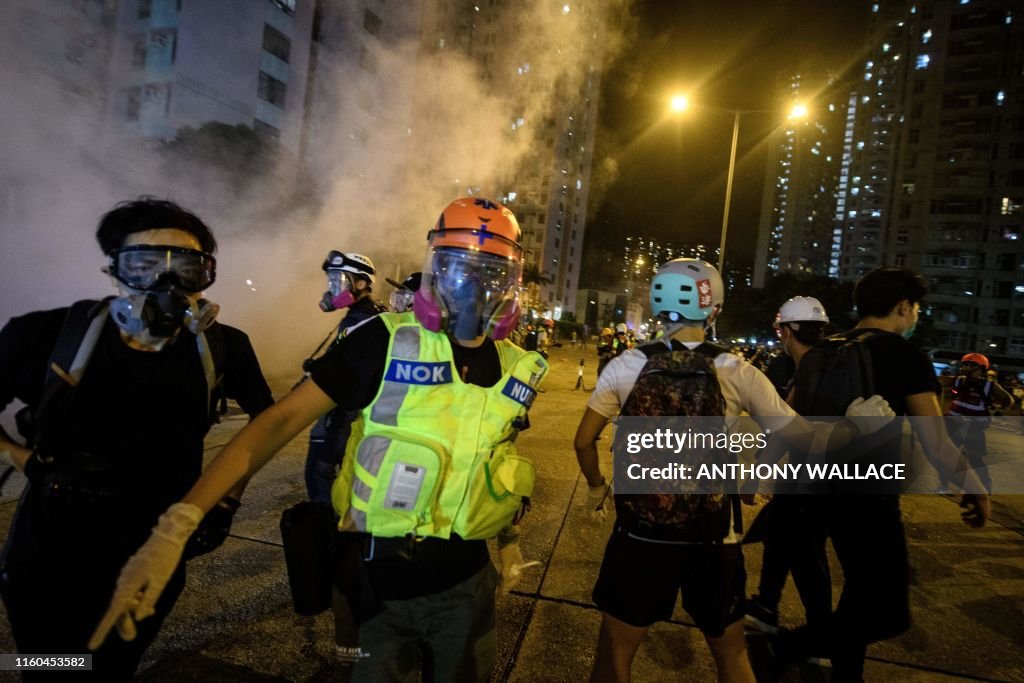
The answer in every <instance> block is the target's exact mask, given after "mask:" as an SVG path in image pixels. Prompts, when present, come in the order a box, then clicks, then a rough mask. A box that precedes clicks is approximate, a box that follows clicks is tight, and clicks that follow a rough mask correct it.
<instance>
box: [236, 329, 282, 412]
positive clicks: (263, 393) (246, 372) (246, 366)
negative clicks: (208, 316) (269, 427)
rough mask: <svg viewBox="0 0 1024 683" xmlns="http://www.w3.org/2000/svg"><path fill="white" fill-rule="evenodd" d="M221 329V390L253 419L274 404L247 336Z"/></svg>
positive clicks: (239, 332)
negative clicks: (223, 353)
mask: <svg viewBox="0 0 1024 683" xmlns="http://www.w3.org/2000/svg"><path fill="white" fill-rule="evenodd" d="M223 328H224V338H225V341H226V342H227V357H226V358H225V363H226V368H225V372H224V390H225V392H226V393H227V396H228V398H231V399H234V400H235V401H237V402H238V405H240V406H241V407H242V410H244V411H245V412H246V413H248V414H249V417H256V416H257V415H259V414H260V413H262V412H263V411H264V410H266V409H267V408H269V407H270V406H272V405H273V404H274V397H273V396H272V395H271V393H270V386H269V385H267V380H266V378H264V377H263V370H262V369H261V368H260V362H259V360H258V359H257V358H256V352H255V351H254V350H253V348H252V342H251V341H250V340H249V335H247V334H246V333H245V332H242V331H241V330H239V329H237V328H234V327H230V326H228V325H224V326H223Z"/></svg>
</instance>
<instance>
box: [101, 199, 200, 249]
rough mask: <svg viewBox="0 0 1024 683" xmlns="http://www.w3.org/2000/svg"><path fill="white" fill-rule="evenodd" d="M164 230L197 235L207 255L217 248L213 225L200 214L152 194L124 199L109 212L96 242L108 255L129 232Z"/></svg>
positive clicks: (120, 243)
mask: <svg viewBox="0 0 1024 683" xmlns="http://www.w3.org/2000/svg"><path fill="white" fill-rule="evenodd" d="M163 229H174V230H182V231H184V232H187V233H189V234H191V235H193V236H195V238H196V239H197V240H199V245H200V246H201V247H202V250H203V251H205V252H206V253H207V254H212V253H213V252H215V251H216V250H217V240H215V239H214V238H213V232H211V231H210V226H208V225H207V224H206V223H204V222H203V221H202V219H200V218H199V216H197V215H195V214H194V213H192V212H190V211H186V210H185V209H183V208H181V207H180V206H178V205H177V204H175V203H174V202H172V201H168V200H166V199H157V198H156V197H149V196H142V197H139V198H138V199H136V200H133V201H124V202H121V203H119V204H118V205H117V206H115V207H114V208H113V209H111V210H110V211H109V212H107V213H106V214H105V215H104V216H103V218H101V219H100V223H99V225H98V226H97V227H96V241H97V242H99V243H100V249H102V250H103V253H104V254H108V255H109V254H111V253H112V252H114V251H116V250H117V249H120V248H121V246H123V245H124V240H125V238H126V237H128V235H131V234H133V233H136V232H145V231H147V230H163Z"/></svg>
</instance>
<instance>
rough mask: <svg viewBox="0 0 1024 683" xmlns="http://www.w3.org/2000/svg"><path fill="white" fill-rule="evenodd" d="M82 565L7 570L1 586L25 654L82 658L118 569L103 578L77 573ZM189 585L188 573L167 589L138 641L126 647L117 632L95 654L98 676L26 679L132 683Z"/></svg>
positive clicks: (29, 678) (33, 676) (44, 674)
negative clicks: (165, 620)
mask: <svg viewBox="0 0 1024 683" xmlns="http://www.w3.org/2000/svg"><path fill="white" fill-rule="evenodd" d="M76 564H77V563H76V562H74V561H71V560H70V558H69V561H68V562H67V563H66V564H65V565H64V566H62V567H11V566H8V567H6V568H5V571H4V573H3V576H2V583H0V593H2V596H3V601H4V606H5V607H6V608H7V619H8V621H9V622H10V624H11V632H12V634H13V635H14V642H15V643H16V645H17V648H18V653H19V654H23V655H82V654H89V650H88V649H87V648H86V643H87V642H88V640H89V638H90V636H92V633H93V631H94V630H95V629H96V625H97V624H98V623H99V620H100V618H101V617H102V616H103V614H104V613H105V612H106V610H107V606H108V605H109V603H110V598H111V596H112V595H113V592H114V584H115V581H116V577H117V574H118V570H112V571H111V572H110V573H109V574H106V575H103V576H96V575H92V576H82V575H79V574H76ZM184 586H185V571H184V568H182V569H181V570H179V571H178V572H177V573H176V574H175V575H174V576H173V577H172V578H171V580H170V582H169V583H168V584H167V588H166V589H165V590H164V593H163V595H162V596H161V597H160V600H159V601H158V602H157V604H156V614H154V615H153V616H151V617H149V618H148V619H143V620H142V621H140V622H139V623H138V635H137V636H136V637H135V640H133V641H130V642H126V641H124V640H122V639H121V637H120V636H119V635H118V633H117V631H116V629H115V630H113V631H111V632H110V635H108V636H107V640H106V642H105V643H104V644H103V646H102V647H100V649H99V650H97V651H96V652H93V653H92V655H93V657H92V671H75V672H69V671H58V672H48V671H23V672H22V680H24V681H26V683H34V682H36V681H53V680H59V681H67V680H69V679H73V680H74V681H75V682H76V683H78V682H79V681H81V682H83V683H84V682H91V681H95V682H96V683H100V682H102V683H117V682H119V681H130V680H132V676H133V675H134V673H135V670H136V668H138V666H139V662H140V661H141V659H142V655H143V654H144V653H145V651H146V648H148V647H149V646H150V644H152V642H153V641H154V640H155V639H156V636H157V632H158V631H159V630H160V626H161V625H162V624H163V622H164V619H165V618H166V617H167V615H168V614H169V613H170V611H171V609H172V608H173V607H174V603H175V602H176V601H177V599H178V596H179V595H181V591H182V589H183V588H184Z"/></svg>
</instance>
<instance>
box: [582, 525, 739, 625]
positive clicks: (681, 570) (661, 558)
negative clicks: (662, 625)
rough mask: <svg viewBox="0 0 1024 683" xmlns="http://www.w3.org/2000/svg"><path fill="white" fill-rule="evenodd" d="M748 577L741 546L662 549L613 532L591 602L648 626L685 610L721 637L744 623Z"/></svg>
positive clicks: (632, 622)
mask: <svg viewBox="0 0 1024 683" xmlns="http://www.w3.org/2000/svg"><path fill="white" fill-rule="evenodd" d="M746 582H747V573H746V570H745V569H744V567H743V553H742V552H741V550H740V546H739V544H736V543H730V544H715V545H711V544H666V543H654V542H648V541H641V540H638V539H636V538H632V537H630V536H629V535H628V534H627V533H625V532H624V531H622V530H620V529H616V530H615V531H613V532H612V537H611V538H610V539H608V547H607V548H605V551H604V560H603V561H602V562H601V573H600V574H599V575H598V577H597V584H596V585H595V586H594V595H593V598H594V602H595V603H596V604H597V606H598V607H599V608H600V609H601V611H602V612H606V613H608V614H610V615H611V616H613V617H615V618H616V619H618V620H620V621H624V622H626V623H627V624H630V625H632V626H640V627H647V626H650V625H651V624H653V623H654V622H656V621H665V620H667V619H670V618H671V617H672V610H673V608H674V607H675V604H676V597H677V596H678V595H679V591H680V590H682V592H683V609H685V610H686V612H687V613H688V614H689V615H690V617H691V618H692V619H693V621H694V623H695V624H696V625H697V628H699V629H700V630H701V631H702V632H703V633H704V634H705V635H707V636H710V637H712V638H718V637H720V636H721V635H722V634H723V633H724V632H725V628H726V627H727V626H729V625H730V624H732V623H734V622H736V621H738V620H739V619H742V618H743V601H744V598H745V594H746Z"/></svg>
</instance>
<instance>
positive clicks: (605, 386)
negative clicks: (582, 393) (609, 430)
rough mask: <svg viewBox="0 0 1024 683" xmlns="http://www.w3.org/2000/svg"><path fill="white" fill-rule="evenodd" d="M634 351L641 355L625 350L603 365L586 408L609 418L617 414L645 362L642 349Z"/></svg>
mask: <svg viewBox="0 0 1024 683" xmlns="http://www.w3.org/2000/svg"><path fill="white" fill-rule="evenodd" d="M636 353H639V354H640V356H641V357H640V358H637V357H636V356H635V354H634V353H633V352H626V353H623V354H622V355H620V356H617V357H616V358H613V359H612V360H611V361H610V362H609V363H608V365H606V366H605V367H604V371H602V372H601V376H600V377H598V379H597V386H596V387H594V392H593V393H592V394H591V395H590V400H588V401H587V407H588V408H590V409H591V410H593V411H594V412H595V413H597V414H599V415H600V416H601V417H606V418H608V419H609V420H610V419H612V418H613V417H615V416H616V415H618V414H619V409H620V408H621V407H622V404H623V403H624V402H625V400H626V397H627V396H629V392H630V391H632V389H633V385H634V384H636V378H637V376H638V375H639V374H640V370H642V369H643V366H644V363H646V362H647V357H646V356H643V352H642V351H637V352H636Z"/></svg>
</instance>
